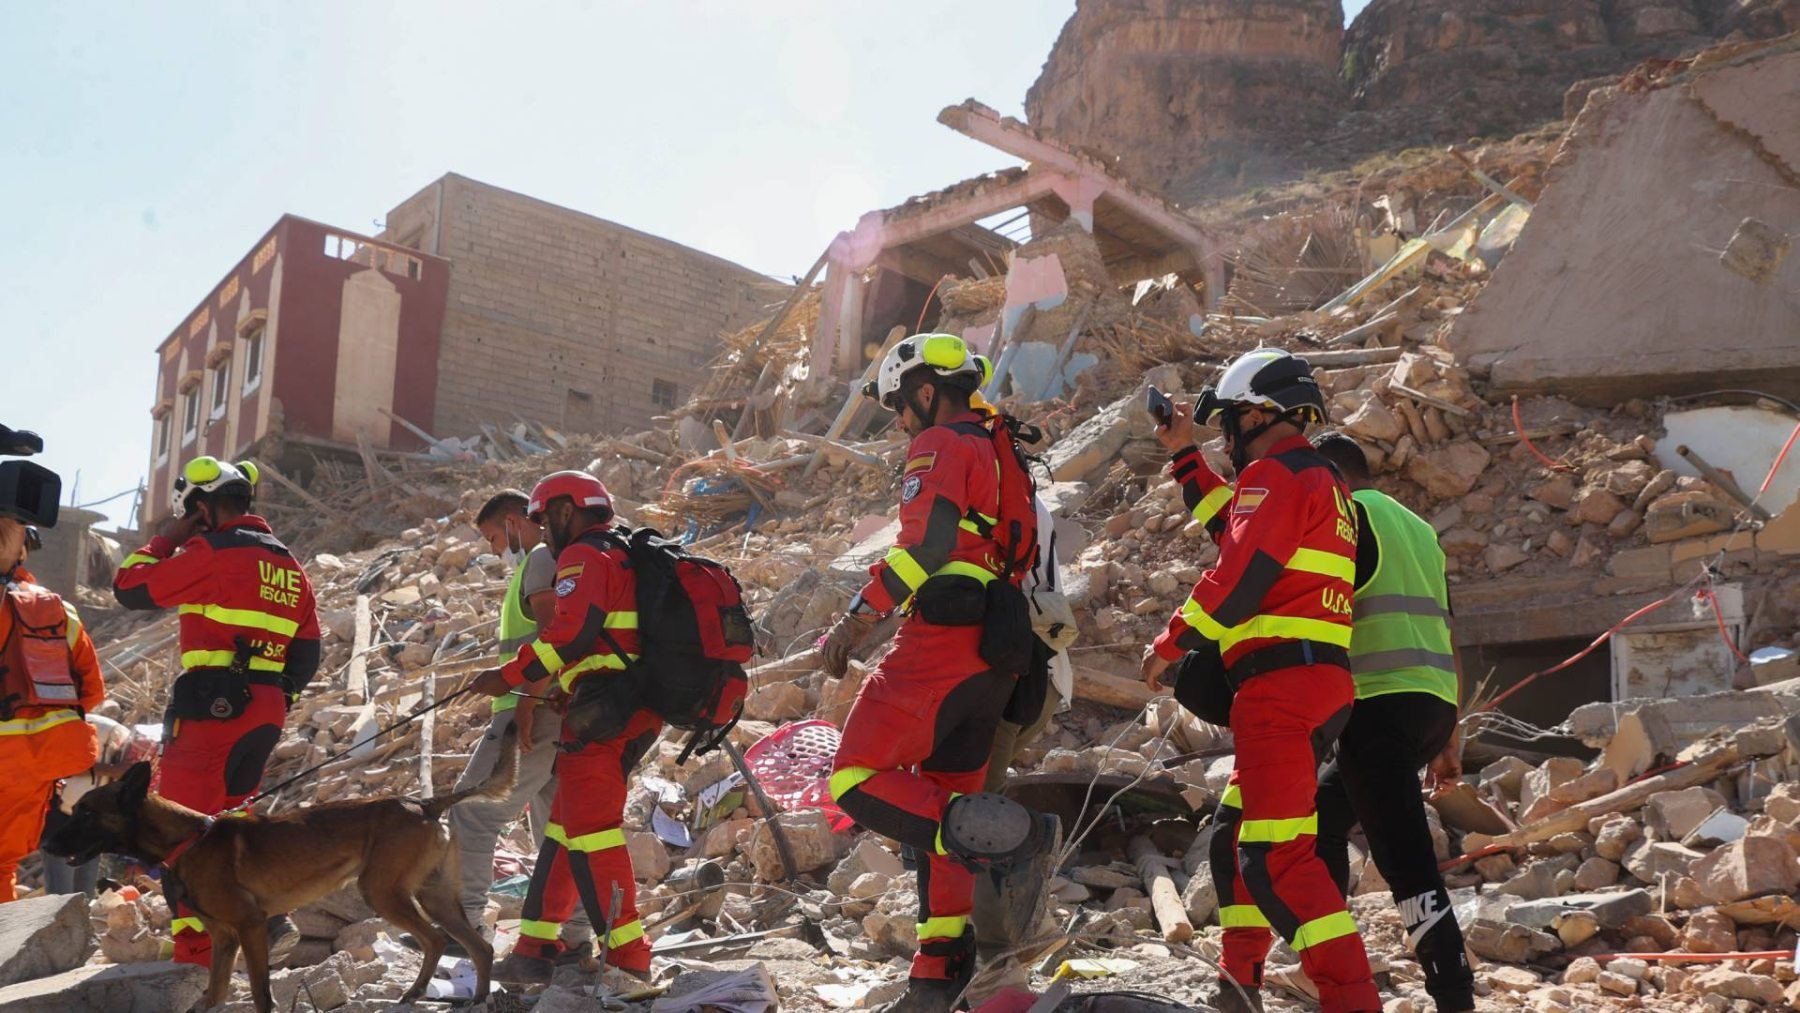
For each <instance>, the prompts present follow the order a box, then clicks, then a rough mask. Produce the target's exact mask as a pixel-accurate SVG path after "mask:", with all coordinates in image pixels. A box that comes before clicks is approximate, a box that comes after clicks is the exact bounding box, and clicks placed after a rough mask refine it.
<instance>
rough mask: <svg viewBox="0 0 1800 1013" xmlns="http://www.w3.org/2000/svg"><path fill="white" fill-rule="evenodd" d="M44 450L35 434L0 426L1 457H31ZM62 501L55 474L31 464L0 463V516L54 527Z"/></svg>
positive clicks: (22, 462) (59, 482) (42, 443)
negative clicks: (58, 505)
mask: <svg viewBox="0 0 1800 1013" xmlns="http://www.w3.org/2000/svg"><path fill="white" fill-rule="evenodd" d="M43 449H44V440H43V438H42V437H40V436H38V434H36V433H31V432H26V431H25V430H22V429H9V428H7V427H6V426H3V425H0V457H30V456H31V455H32V454H35V453H38V452H39V451H41V450H43ZM61 501H62V479H61V478H60V477H58V475H57V474H56V472H54V471H51V470H50V469H49V468H46V467H44V466H42V465H39V464H33V463H31V462H30V461H0V515H4V516H9V517H16V518H18V519H19V520H21V521H24V522H25V523H26V524H35V525H37V526H38V527H40V528H49V527H55V526H56V507H57V504H58V503H60V502H61Z"/></svg>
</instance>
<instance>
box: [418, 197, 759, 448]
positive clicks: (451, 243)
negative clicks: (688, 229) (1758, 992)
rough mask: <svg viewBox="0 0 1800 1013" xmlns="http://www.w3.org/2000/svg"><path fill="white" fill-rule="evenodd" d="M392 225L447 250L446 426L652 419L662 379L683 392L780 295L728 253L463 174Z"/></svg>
mask: <svg viewBox="0 0 1800 1013" xmlns="http://www.w3.org/2000/svg"><path fill="white" fill-rule="evenodd" d="M440 209H441V212H440ZM384 235H385V237H386V238H389V239H390V240H392V241H396V242H400V243H404V244H407V245H412V246H415V247H416V248H418V249H421V250H424V251H425V252H427V253H431V252H436V253H437V254H438V255H439V256H442V257H446V258H448V259H449V260H450V289H449V297H448V302H447V305H446V308H445V315H444V327H443V334H442V337H441V340H440V345H439V348H440V351H439V365H438V381H437V383H438V386H437V410H436V417H435V418H434V419H433V420H432V427H433V431H434V432H435V433H437V434H438V435H464V434H467V433H471V432H475V431H476V430H477V428H478V427H479V425H480V424H481V423H483V422H502V423H510V422H511V421H512V414H513V413H514V412H516V413H518V414H519V415H521V416H524V417H527V418H532V419H536V420H538V421H541V422H545V423H547V424H549V425H552V426H560V427H563V428H566V429H569V430H572V431H589V430H598V431H605V432H630V431H634V430H638V429H643V428H646V427H647V426H648V425H649V421H650V419H651V417H652V416H655V415H658V414H664V413H666V412H667V411H668V408H667V407H665V406H661V405H657V404H655V403H653V401H652V389H653V384H654V382H655V381H657V380H663V381H667V382H671V383H673V384H675V385H676V387H677V391H676V398H677V404H679V403H681V402H682V401H685V400H686V399H687V397H688V396H689V395H690V394H692V392H693V389H694V386H695V384H696V383H697V382H698V379H699V373H700V371H701V370H702V369H703V368H704V366H705V364H706V362H707V361H708V360H709V359H711V358H712V356H713V355H714V354H715V353H716V351H717V350H718V345H719V339H718V336H719V334H720V333H722V332H726V331H731V330H735V329H737V328H740V327H743V326H745V325H746V324H748V323H751V322H753V321H755V320H756V319H758V318H759V317H761V316H762V315H763V314H764V312H765V307H767V306H768V305H769V304H770V303H771V302H774V301H776V300H779V299H780V298H781V297H782V296H783V295H784V294H785V293H784V290H783V289H782V287H781V286H780V285H779V284H777V283H774V282H771V281H770V280H769V279H768V278H766V277H764V276H762V275H759V274H757V273H756V272H754V271H751V270H749V269H748V268H744V267H740V266H738V265H736V264H733V263H731V262H730V261H727V260H723V259H721V258H719V257H714V256H712V255H710V254H706V253H702V252H700V251H698V250H693V249H690V248H688V247H685V246H682V245H680V244H678V243H673V242H670V241H668V240H666V239H659V238H657V237H655V236H650V235H646V234H644V233H642V232H638V231H636V230H634V229H630V228H626V227H625V226H622V225H617V224H615V223H612V222H608V221H604V220H602V219H599V218H595V217H593V216H591V215H586V214H582V213H581V212H578V211H571V210H569V209H568V208H563V207H558V206H556V205H554V204H549V203H547V202H544V201H541V200H537V199H535V198H532V197H527V196H524V195H523V194H517V193H513V192H511V191H508V190H503V189H500V188H499V187H494V186H489V185H487V184H485V183H480V182H477V181H475V180H472V179H468V178H466V177H462V176H458V175H455V174H450V175H446V176H445V177H443V178H442V179H441V180H439V181H438V182H436V183H433V184H432V185H430V186H428V187H426V188H425V189H424V190H421V191H420V192H419V193H417V194H415V195H414V196H413V197H411V198H409V199H408V200H407V201H406V202H405V203H403V204H401V205H400V206H399V207H397V208H395V209H394V210H393V211H392V212H390V213H389V215H388V219H387V232H386V233H385V234H384ZM434 247H435V251H434ZM571 391H573V392H578V393H577V394H574V395H572V394H571ZM579 394H586V395H589V397H588V398H582V397H580V396H579Z"/></svg>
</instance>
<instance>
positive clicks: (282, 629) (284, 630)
mask: <svg viewBox="0 0 1800 1013" xmlns="http://www.w3.org/2000/svg"><path fill="white" fill-rule="evenodd" d="M175 611H177V612H179V613H181V614H182V615H184V616H193V615H197V616H201V617H202V618H205V619H211V620H212V621H213V622H215V623H224V624H225V625H227V626H244V627H247V628H249V629H253V630H268V631H269V632H270V633H279V634H281V635H282V636H284V637H291V636H293V635H294V634H295V633H298V632H299V631H300V624H299V623H297V622H295V621H293V620H292V619H283V618H282V617H280V616H278V615H272V614H270V613H268V612H258V611H256V610H255V609H228V608H221V607H220V606H218V605H183V606H181V607H180V608H178V609H176V610H175Z"/></svg>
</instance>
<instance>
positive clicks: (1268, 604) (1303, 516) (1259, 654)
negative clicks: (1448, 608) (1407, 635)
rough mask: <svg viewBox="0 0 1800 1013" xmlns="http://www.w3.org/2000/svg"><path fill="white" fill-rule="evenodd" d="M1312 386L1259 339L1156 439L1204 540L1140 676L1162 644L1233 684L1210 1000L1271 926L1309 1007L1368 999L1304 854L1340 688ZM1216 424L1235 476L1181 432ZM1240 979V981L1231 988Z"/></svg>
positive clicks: (1347, 545) (1324, 481)
mask: <svg viewBox="0 0 1800 1013" xmlns="http://www.w3.org/2000/svg"><path fill="white" fill-rule="evenodd" d="M1324 418H1325V398H1324V395H1323V394H1322V393H1321V392H1320V391H1319V385H1318V382H1317V381H1316V380H1314V378H1313V375H1312V368H1311V367H1310V366H1309V365H1307V363H1306V360H1304V359H1301V358H1298V357H1296V356H1293V355H1290V354H1289V353H1287V352H1285V351H1282V350H1280V349H1275V348H1258V349H1255V350H1253V351H1250V352H1246V353H1244V354H1243V355H1241V356H1239V357H1238V358H1236V359H1235V360H1233V361H1232V362H1231V363H1230V364H1229V365H1227V366H1226V367H1225V372H1224V374H1223V375H1222V376H1221V377H1220V378H1219V383H1218V386H1217V388H1216V389H1214V388H1208V389H1207V390H1206V391H1205V392H1203V393H1202V395H1201V398H1200V403H1199V405H1198V406H1197V408H1191V407H1189V406H1187V405H1177V406H1174V410H1173V414H1172V416H1171V417H1170V419H1169V421H1168V422H1167V423H1165V424H1163V425H1162V426H1160V427H1159V428H1158V429H1157V433H1156V436H1157V439H1158V440H1159V441H1160V442H1161V443H1162V444H1163V446H1165V447H1166V448H1168V449H1169V451H1170V452H1171V454H1172V460H1171V463H1170V468H1169V471H1170V474H1171V475H1172V476H1173V477H1174V478H1175V480H1176V481H1177V482H1179V483H1181V489H1182V497H1183V499H1184V501H1185V502H1186V503H1187V505H1188V508H1189V510H1190V511H1191V512H1192V513H1193V515H1194V517H1195V518H1196V519H1197V520H1199V521H1200V522H1201V523H1202V524H1204V525H1205V526H1206V528H1207V530H1208V531H1209V532H1210V533H1211V534H1212V536H1213V538H1214V540H1215V541H1217V542H1218V545H1219V560H1218V563H1217V564H1216V565H1215V566H1214V567H1213V568H1211V569H1209V570H1207V571H1206V572H1205V573H1204V574H1202V575H1201V577H1200V581H1199V583H1197V584H1195V585H1194V590H1193V593H1192V595H1190V596H1189V598H1188V601H1187V602H1186V603H1185V604H1184V605H1183V606H1182V608H1181V610H1180V611H1179V612H1177V613H1176V614H1175V615H1174V616H1173V617H1172V618H1171V619H1170V620H1169V628H1168V629H1167V630H1166V631H1164V632H1163V634H1162V635H1161V636H1159V637H1157V638H1156V642H1155V643H1154V644H1152V645H1151V646H1150V647H1149V648H1147V649H1146V650H1145V651H1144V658H1143V664H1142V666H1141V674H1142V676H1143V678H1144V682H1145V683H1146V684H1147V685H1148V686H1149V687H1150V688H1151V690H1152V691H1159V690H1160V688H1161V678H1162V676H1163V674H1164V672H1165V671H1167V669H1168V667H1169V666H1170V665H1171V664H1173V663H1174V662H1175V661H1177V660H1181V661H1183V670H1184V674H1183V675H1181V676H1178V681H1177V698H1180V696H1182V695H1183V694H1182V693H1181V689H1180V681H1181V680H1182V679H1184V678H1185V677H1186V676H1185V671H1186V670H1187V669H1189V668H1192V667H1194V666H1195V664H1196V659H1208V658H1210V659H1211V660H1212V665H1213V666H1214V667H1215V668H1222V670H1223V672H1224V673H1225V677H1226V679H1227V680H1228V681H1229V683H1230V685H1231V687H1232V689H1233V691H1234V699H1233V702H1232V708H1231V716H1230V723H1231V731H1232V736H1233V739H1234V741H1235V742H1236V745H1237V765H1236V769H1235V770H1234V771H1233V772H1232V775H1231V784H1230V786H1229V787H1228V788H1227V790H1226V792H1225V801H1226V802H1230V803H1233V804H1235V805H1238V806H1240V807H1241V809H1242V813H1243V816H1242V820H1241V821H1240V822H1239V824H1238V827H1237V833H1236V840H1235V844H1236V847H1235V848H1234V849H1233V851H1232V853H1231V855H1230V857H1231V859H1232V862H1231V869H1230V870H1229V874H1227V875H1221V876H1219V877H1218V878H1217V879H1216V880H1215V882H1216V884H1217V886H1218V891H1219V920H1220V923H1221V924H1222V925H1223V926H1224V928H1225V941H1224V953H1223V959H1222V961H1221V964H1222V968H1223V971H1224V975H1225V977H1224V978H1223V979H1221V982H1220V986H1221V987H1220V992H1219V998H1218V1004H1219V1008H1220V1009H1221V1010H1225V1011H1227V1013H1243V1011H1247V1010H1261V1009H1262V1001H1261V992H1260V989H1261V986H1262V972H1263V962H1264V960H1265V959H1266V958H1267V956H1268V952H1269V947H1270V946H1271V945H1272V943H1273V941H1274V940H1273V933H1272V932H1271V931H1270V930H1271V928H1273V929H1276V930H1279V931H1280V932H1281V935H1282V937H1283V938H1284V939H1286V940H1287V941H1288V943H1289V945H1291V946H1292V947H1293V948H1294V951H1295V952H1296V953H1297V954H1299V956H1300V965H1301V967H1302V969H1303V970H1304V971H1305V972H1306V974H1307V975H1308V976H1309V977H1311V979H1312V980H1313V981H1314V982H1316V983H1317V984H1318V987H1319V992H1320V1004H1321V1006H1322V1008H1323V1009H1324V1011H1325V1013H1361V1011H1365V1010H1379V1009H1381V997H1380V994H1379V993H1378V992H1377V991H1376V988H1375V983H1374V981H1373V979H1372V978H1371V976H1370V972H1369V958H1368V953H1367V951H1365V950H1364V948H1363V941H1362V936H1361V935H1360V934H1359V933H1358V932H1357V928H1356V922H1355V921H1354V920H1353V919H1352V918H1351V917H1350V913H1349V911H1348V910H1346V908H1345V905H1344V898H1343V896H1342V895H1341V894H1340V893H1338V890H1337V885H1336V883H1335V882H1334V881H1333V880H1332V878H1331V873H1330V871H1329V870H1328V869H1327V867H1326V865H1325V863H1324V862H1322V861H1321V860H1320V859H1319V857H1318V855H1317V854H1316V853H1315V851H1314V848H1315V840H1314V839H1315V838H1316V837H1317V836H1318V833H1319V813H1318V810H1317V809H1316V808H1315V805H1314V794H1315V790H1316V781H1315V776H1316V773H1317V771H1318V765H1319V763H1320V761H1321V760H1322V759H1323V753H1324V752H1325V750H1326V749H1327V748H1329V746H1330V745H1331V743H1332V742H1333V741H1334V740H1335V739H1336V738H1337V736H1338V733H1339V731H1341V730H1342V729H1343V727H1344V723H1345V722H1346V721H1347V720H1348V718H1349V715H1350V706H1351V703H1352V701H1353V700H1354V699H1355V689H1354V684H1353V683H1352V681H1351V677H1350V652H1349V646H1350V613H1351V603H1350V596H1351V592H1352V583H1351V582H1352V580H1353V578H1354V577H1355V572H1356V561H1355V557H1356V544H1355V543H1356V521H1355V516H1354V514H1352V512H1351V509H1350V505H1349V504H1350V495H1349V490H1348V489H1346V488H1345V486H1344V483H1343V480H1342V479H1341V478H1339V477H1338V474H1337V470H1336V469H1335V468H1333V467H1332V466H1331V464H1330V463H1328V462H1327V461H1326V460H1325V459H1324V458H1322V457H1321V456H1320V455H1319V453H1318V452H1317V451H1316V450H1314V449H1313V447H1312V445H1311V444H1310V443H1308V442H1307V441H1306V437H1305V431H1306V427H1307V426H1308V425H1309V424H1311V423H1315V422H1321V421H1323V420H1324ZM1196 422H1202V423H1205V424H1208V425H1211V424H1215V423H1216V424H1217V425H1218V427H1219V429H1220V431H1221V432H1222V434H1223V435H1224V437H1225V449H1226V452H1227V453H1228V454H1230V456H1231V462H1232V465H1233V467H1234V468H1235V469H1236V471H1237V487H1236V488H1235V489H1234V488H1233V487H1232V486H1231V485H1229V484H1227V483H1226V481H1225V480H1224V479H1223V478H1221V477H1219V475H1218V474H1217V473H1215V472H1214V471H1213V470H1212V468H1211V466H1209V465H1208V464H1207V463H1206V460H1205V458H1204V457H1202V456H1201V453H1200V450H1199V448H1198V447H1196V446H1195V445H1194V439H1193V431H1194V424H1195V423H1196ZM1238 986H1241V987H1242V989H1243V991H1240V990H1239V987H1238Z"/></svg>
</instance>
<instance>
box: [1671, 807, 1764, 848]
mask: <svg viewBox="0 0 1800 1013" xmlns="http://www.w3.org/2000/svg"><path fill="white" fill-rule="evenodd" d="M1749 828H1750V821H1749V820H1747V819H1745V818H1743V817H1742V816H1739V815H1738V814H1737V813H1734V812H1732V811H1731V810H1730V809H1726V808H1724V807H1720V808H1718V809H1715V810H1714V811H1713V812H1712V814H1711V815H1709V816H1707V817H1706V818H1705V819H1704V820H1701V821H1700V825H1699V826H1696V827H1695V828H1694V829H1693V830H1690V831H1688V835H1687V836H1686V837H1683V838H1682V839H1681V843H1682V844H1684V845H1686V846H1687V847H1690V848H1698V849H1710V848H1716V847H1718V846H1719V845H1721V844H1730V843H1731V842H1732V841H1735V840H1738V839H1739V838H1741V837H1743V836H1744V831H1745V830H1748V829H1749Z"/></svg>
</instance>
